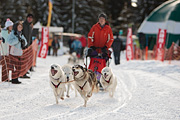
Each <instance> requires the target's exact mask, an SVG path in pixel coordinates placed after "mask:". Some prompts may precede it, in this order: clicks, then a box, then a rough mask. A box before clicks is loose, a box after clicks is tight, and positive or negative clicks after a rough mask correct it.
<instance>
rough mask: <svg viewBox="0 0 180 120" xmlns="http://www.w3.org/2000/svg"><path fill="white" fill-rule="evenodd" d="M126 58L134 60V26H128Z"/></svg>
mask: <svg viewBox="0 0 180 120" xmlns="http://www.w3.org/2000/svg"><path fill="white" fill-rule="evenodd" d="M126 59H127V61H128V60H133V41H132V28H128V33H127V41H126Z"/></svg>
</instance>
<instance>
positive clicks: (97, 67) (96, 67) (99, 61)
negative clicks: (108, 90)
mask: <svg viewBox="0 0 180 120" xmlns="http://www.w3.org/2000/svg"><path fill="white" fill-rule="evenodd" d="M89 49H91V48H89ZM99 51H100V52H99ZM111 53H112V52H111V51H110V50H108V51H107V52H106V53H102V52H101V50H100V48H96V50H93V51H92V52H91V53H88V50H87V52H86V54H85V56H86V65H87V58H88V57H90V63H89V66H88V69H91V70H92V71H93V72H94V73H95V74H96V78H97V81H98V84H99V88H100V90H103V87H102V85H101V83H100V78H101V70H102V69H103V68H104V67H106V66H108V67H109V63H110V61H109V59H111Z"/></svg>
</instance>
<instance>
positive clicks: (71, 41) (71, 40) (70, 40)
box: [68, 36, 74, 54]
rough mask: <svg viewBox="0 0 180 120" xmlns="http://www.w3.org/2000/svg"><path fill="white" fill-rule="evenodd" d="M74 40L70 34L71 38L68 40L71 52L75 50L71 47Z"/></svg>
mask: <svg viewBox="0 0 180 120" xmlns="http://www.w3.org/2000/svg"><path fill="white" fill-rule="evenodd" d="M73 41H74V37H73V36H70V39H69V40H68V45H69V53H70V54H71V53H72V52H73V49H72V48H71V44H72V43H73Z"/></svg>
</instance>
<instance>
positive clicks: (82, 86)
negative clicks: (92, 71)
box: [78, 81, 87, 90]
mask: <svg viewBox="0 0 180 120" xmlns="http://www.w3.org/2000/svg"><path fill="white" fill-rule="evenodd" d="M86 83H87V81H86V82H85V83H84V85H83V86H82V87H81V86H79V85H78V86H79V88H80V89H81V90H83V88H84V86H85V85H86Z"/></svg>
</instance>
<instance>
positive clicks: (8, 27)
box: [1, 19, 13, 56]
mask: <svg viewBox="0 0 180 120" xmlns="http://www.w3.org/2000/svg"><path fill="white" fill-rule="evenodd" d="M12 28H13V22H12V21H11V20H10V19H7V20H6V22H5V27H4V29H2V32H1V35H2V38H4V40H5V43H2V46H1V47H2V50H1V55H5V56H7V55H9V45H8V44H7V42H6V41H7V38H8V36H9V35H10V33H11V31H12Z"/></svg>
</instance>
